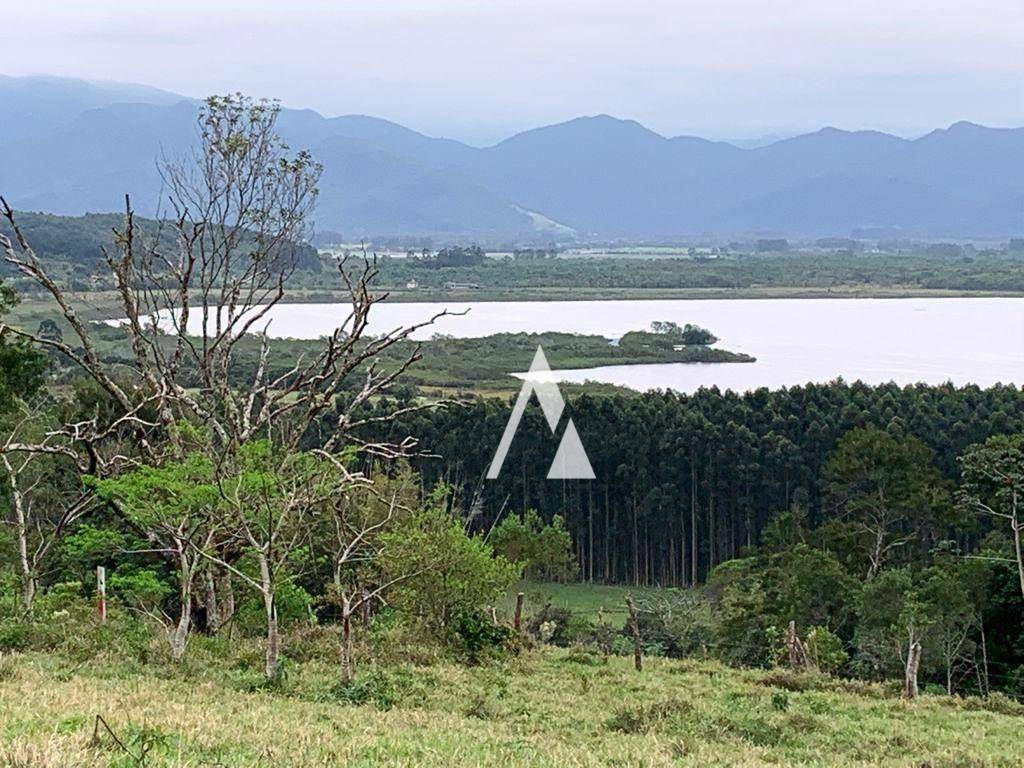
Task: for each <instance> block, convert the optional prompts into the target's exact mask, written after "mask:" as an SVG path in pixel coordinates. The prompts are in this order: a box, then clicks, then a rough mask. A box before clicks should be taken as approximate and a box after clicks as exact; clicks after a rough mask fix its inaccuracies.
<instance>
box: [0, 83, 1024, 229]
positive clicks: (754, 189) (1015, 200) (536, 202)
mask: <svg viewBox="0 0 1024 768" xmlns="http://www.w3.org/2000/svg"><path fill="white" fill-rule="evenodd" d="M283 95H285V96H286V95H287V94H283ZM0 105H3V106H2V109H3V114H2V118H0V126H2V127H0V192H2V193H3V194H4V195H5V196H6V197H7V198H8V200H9V201H10V202H11V204H12V205H13V206H14V207H16V208H19V209H22V210H38V211H46V212H51V213H62V214H82V213H86V212H89V211H114V210H117V209H118V208H119V207H120V205H121V201H122V200H123V195H124V193H125V192H130V193H131V194H132V196H133V199H134V201H135V204H136V206H137V207H138V210H139V212H140V213H142V214H152V213H153V212H154V211H155V210H156V207H157V205H158V203H159V200H160V196H161V179H160V174H159V172H158V170H157V166H156V163H155V162H154V158H155V157H159V156H161V154H164V155H168V156H176V155H179V154H181V153H183V152H184V151H186V149H187V148H188V147H190V146H191V145H192V144H193V143H194V142H195V140H196V137H197V130H196V125H195V113H196V109H197V102H196V101H195V100H191V99H185V98H183V97H181V98H179V97H175V95H174V94H168V93H167V92H164V91H157V90H155V89H146V88H144V87H141V86H112V85H104V86H102V87H99V86H95V85H91V84H88V83H83V82H80V81H73V80H60V79H56V78H44V79H40V78H3V77H0ZM279 127H280V129H281V132H282V133H283V135H284V136H285V138H286V139H287V140H288V141H289V143H290V144H291V145H292V146H293V147H296V148H307V149H309V150H311V151H312V153H313V154H314V156H315V157H316V158H317V159H318V160H320V161H321V162H322V163H323V164H324V168H325V173H324V177H323V180H322V184H321V190H322V194H321V199H320V205H319V208H318V211H317V217H316V218H317V226H318V227H319V228H320V229H330V230H337V231H339V232H341V233H343V234H344V235H346V236H349V237H359V236H364V235H371V236H372V235H379V234H430V235H438V234H451V235H470V236H475V237H483V236H516V237H527V236H537V237H543V238H548V239H550V238H552V237H556V238H557V237H571V236H573V235H577V236H586V237H589V236H595V235H596V236H601V237H629V236H633V237H638V236H639V237H657V236H675V235H687V234H717V235H731V234H737V235H740V234H749V233H755V232H775V233H778V234H789V235H841V236H847V235H850V234H852V233H853V232H855V231H857V230H861V229H871V230H872V231H877V230H879V229H882V230H886V231H890V232H900V233H903V234H905V235H913V236H936V237H952V238H957V237H971V236H1000V237H1002V236H1006V235H1011V234H1019V233H1021V232H1024V176H1022V175H1021V174H1020V169H1021V168H1022V167H1024V129H1014V130H1009V129H993V128H986V127H983V126H980V125H974V124H971V123H966V122H963V123H957V124H955V125H952V126H950V127H949V128H946V129H940V130H936V131H933V132H932V133H929V134H928V135H926V136H923V137H921V138H919V139H916V140H906V139H903V138H899V137H896V136H890V135H887V134H883V133H877V132H871V131H855V132H849V131H843V130H837V129H834V128H825V129H822V130H820V131H817V132H815V133H812V134H808V135H804V136H798V137H795V138H791V139H787V140H784V141H779V142H776V143H773V144H770V145H768V146H764V147H759V148H756V149H741V148H738V147H736V146H733V145H731V144H727V143H722V142H713V141H707V140H705V139H701V138H695V137H675V138H668V137H664V136H661V135H659V134H657V133H654V132H653V131H651V130H649V129H647V128H645V127H644V126H642V125H640V124H638V123H636V122H633V121H629V120H620V119H616V118H614V117H609V116H607V115H599V116H596V117H581V118H577V119H574V120H570V121H568V122H565V123H561V124H558V125H552V126H547V127H543V128H538V129H535V130H530V131H526V132H523V133H520V134H517V135H515V136H513V137H511V138H509V139H507V140H505V141H503V142H500V143H499V144H496V145H495V146H492V147H486V148H476V147H471V146H468V145H465V144H462V143H460V142H457V141H452V140H449V139H440V138H431V137H428V136H424V135H422V134H419V133H417V132H415V131H412V130H409V129H407V128H405V127H403V126H400V125H397V124H395V123H391V122H388V121H386V120H380V119H376V118H372V117H366V116H358V115H348V116H343V117H335V118H325V117H323V116H321V115H319V114H317V113H316V112H312V111H310V110H285V111H284V112H283V113H282V116H281V120H280V125H279Z"/></svg>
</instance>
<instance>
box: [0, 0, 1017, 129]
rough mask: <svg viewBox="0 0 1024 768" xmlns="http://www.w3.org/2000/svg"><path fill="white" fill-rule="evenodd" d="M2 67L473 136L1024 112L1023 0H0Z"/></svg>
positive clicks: (913, 124) (886, 123) (1011, 116)
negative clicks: (238, 97) (592, 127)
mask: <svg viewBox="0 0 1024 768" xmlns="http://www.w3.org/2000/svg"><path fill="white" fill-rule="evenodd" d="M4 6H5V8H4V11H3V25H4V28H5V29H4V34H3V41H2V44H0V73H4V74H8V75H24V74H54V75H67V76H74V77H81V78H87V79H106V80H122V81H130V82H141V83H146V84H149V85H154V86H158V87H161V88H166V89H169V90H172V91H176V92H179V93H183V94H186V95H189V96H202V95H206V94H209V93H215V92H225V91H229V90H230V91H234V90H241V91H244V92H246V93H249V94H253V95H260V96H274V97H278V98H280V99H281V100H282V101H283V102H284V103H285V104H286V105H287V106H296V107H303V106H307V107H312V108H314V109H316V110H318V111H320V112H322V113H324V114H327V115H338V114H349V113H363V114H371V115H376V116H380V117H387V118H390V119H393V120H397V121H398V122H401V123H403V124H406V125H409V126H411V127H414V128H417V129H420V130H423V131H426V132H428V133H433V134H440V135H447V136H452V137H455V138H460V139H464V140H469V141H472V142H475V143H485V142H490V141H494V140H497V139H500V138H502V137H504V136H506V135H508V134H510V133H512V132H514V131H516V130H521V129H523V128H528V127H533V126H536V125H539V124H544V123H552V122H557V121H560V120H564V119H568V118H571V117H575V116H578V115H582V114H597V113H609V114H613V115H616V116H618V117H628V118H634V119H636V120H639V121H640V122H642V123H644V124H645V125H647V126H649V127H651V128H653V129H654V130H657V131H659V132H661V133H664V134H667V135H676V134H699V135H705V136H710V137H716V138H745V137H757V136H761V135H766V134H789V133H794V132H799V131H804V130H810V129H815V128H819V127H821V126H824V125H835V126H839V127H843V128H875V129H881V130H886V131H891V132H895V133H900V134H904V135H915V134H918V133H922V132H924V131H927V130H929V129H931V128H935V127H940V126H942V127H944V126H946V125H948V124H950V123H952V122H955V121H957V120H972V121H975V122H980V123H985V124H988V125H1001V126H1005V125H1024V0H971V2H964V1H963V0H931V1H930V2H921V1H920V0H910V1H909V2H901V0H842V1H840V0H812V1H807V2H805V1H804V0H798V1H796V2H779V3H770V2H764V0H714V1H713V2H707V0H703V1H702V2H688V1H687V2H678V1H677V2H671V1H670V0H629V1H628V2H614V3H612V2H606V0H546V1H544V2H542V1H541V0H514V1H513V0H491V1H490V2H469V1H468V0H433V1H432V2H412V1H411V0H363V1H361V2H333V3H330V2H293V3H285V2H273V3H270V2H264V1H263V0H237V1H236V0H226V1H218V0H207V1H206V2H194V1H193V0H179V2H175V3H169V2H166V1H165V0H162V1H161V2H150V1H149V0H142V1H139V0H136V2H133V3H131V4H130V5H129V4H126V3H123V2H115V1H114V0H93V1H92V2H89V3H77V2H75V3H68V2H56V1H51V0H33V2H9V1H8V0H5V1H4Z"/></svg>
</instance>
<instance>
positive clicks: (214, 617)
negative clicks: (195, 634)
mask: <svg viewBox="0 0 1024 768" xmlns="http://www.w3.org/2000/svg"><path fill="white" fill-rule="evenodd" d="M203 588H204V590H205V592H206V595H205V599H204V602H205V603H206V629H207V631H208V632H209V633H210V634H211V635H215V634H217V633H218V632H219V631H220V627H221V616H220V603H219V602H218V600H217V583H216V581H215V579H214V575H213V569H212V568H204V569H203Z"/></svg>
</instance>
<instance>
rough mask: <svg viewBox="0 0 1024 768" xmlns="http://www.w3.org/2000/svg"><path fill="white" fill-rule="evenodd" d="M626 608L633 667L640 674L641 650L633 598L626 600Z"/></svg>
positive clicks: (642, 658)
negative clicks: (631, 638)
mask: <svg viewBox="0 0 1024 768" xmlns="http://www.w3.org/2000/svg"><path fill="white" fill-rule="evenodd" d="M626 607H627V608H629V628H630V630H631V631H632V633H633V666H634V667H636V671H637V672H640V671H642V670H643V668H644V657H643V649H642V648H641V647H640V622H639V621H638V620H637V617H636V606H635V605H633V598H632V597H627V598H626Z"/></svg>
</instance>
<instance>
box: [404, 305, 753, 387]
mask: <svg viewBox="0 0 1024 768" xmlns="http://www.w3.org/2000/svg"><path fill="white" fill-rule="evenodd" d="M717 341H718V338H717V337H716V336H715V335H714V334H713V333H712V332H711V331H709V330H707V329H705V328H701V327H699V326H696V325H689V324H687V325H684V326H679V325H678V324H676V323H673V322H655V323H652V324H651V328H650V329H649V330H643V331H630V332H628V333H626V334H624V335H623V336H622V337H621V338H619V339H610V338H606V337H604V336H600V335H597V334H593V335H589V334H575V333H561V332H555V331H548V332H544V333H498V334H494V335H492V336H483V337H475V338H455V337H452V336H444V335H437V336H434V337H433V338H432V339H430V340H429V341H426V342H422V347H423V349H422V351H423V359H422V360H420V361H419V362H418V363H417V364H416V365H415V366H413V367H412V368H411V369H410V370H409V372H408V373H407V374H406V375H405V377H404V378H405V381H406V382H407V383H408V384H412V385H415V386H417V387H419V388H444V389H464V390H473V391H476V392H481V391H491V392H504V391H508V390H513V389H518V388H519V384H518V381H517V380H515V379H511V378H510V376H511V374H513V373H516V372H522V371H525V370H527V369H528V368H529V367H530V361H531V360H532V359H533V355H534V353H535V352H536V351H537V347H538V345H539V346H542V347H543V348H544V354H545V356H546V357H547V360H548V363H549V364H550V365H551V367H552V368H553V369H555V370H559V369H561V370H566V369H577V368H596V367H599V366H606V365H641V364H651V363H752V362H755V358H754V357H752V356H750V355H746V354H743V353H740V352H730V351H728V350H726V349H721V348H719V347H715V346H712V345H713V344H715V343H717Z"/></svg>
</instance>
